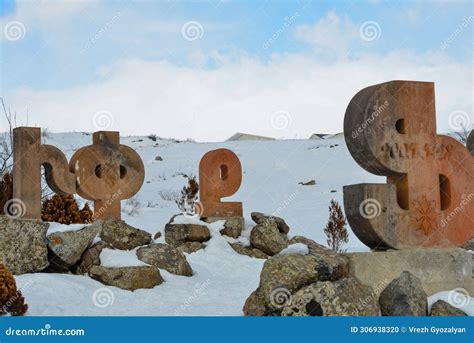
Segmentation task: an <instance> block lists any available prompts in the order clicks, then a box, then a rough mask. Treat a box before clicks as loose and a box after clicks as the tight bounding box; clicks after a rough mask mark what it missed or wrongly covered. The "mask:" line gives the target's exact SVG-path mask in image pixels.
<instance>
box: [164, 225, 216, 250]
mask: <svg viewBox="0 0 474 343" xmlns="http://www.w3.org/2000/svg"><path fill="white" fill-rule="evenodd" d="M209 239H211V233H210V232H209V229H208V228H207V226H205V225H198V224H166V226H165V241H166V243H168V244H170V245H173V246H175V247H178V246H180V245H181V244H183V243H186V242H200V243H202V242H206V241H208V240H209Z"/></svg>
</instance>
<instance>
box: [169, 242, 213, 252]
mask: <svg viewBox="0 0 474 343" xmlns="http://www.w3.org/2000/svg"><path fill="white" fill-rule="evenodd" d="M204 248H206V244H204V243H200V242H186V243H183V244H181V245H180V246H179V247H177V248H176V249H178V250H179V251H181V252H185V253H187V254H192V253H194V252H196V251H199V250H202V249H204Z"/></svg>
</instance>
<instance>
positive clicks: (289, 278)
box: [243, 254, 348, 315]
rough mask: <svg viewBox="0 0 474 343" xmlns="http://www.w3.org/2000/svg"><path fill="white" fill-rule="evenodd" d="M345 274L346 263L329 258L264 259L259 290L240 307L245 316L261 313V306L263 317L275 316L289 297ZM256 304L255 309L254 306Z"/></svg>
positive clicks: (309, 256)
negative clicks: (263, 310) (309, 286)
mask: <svg viewBox="0 0 474 343" xmlns="http://www.w3.org/2000/svg"><path fill="white" fill-rule="evenodd" d="M347 273H348V267H347V260H346V259H344V258H340V259H336V258H333V257H332V256H331V255H326V256H324V255H323V254H320V255H319V256H318V257H316V256H313V255H282V256H274V257H272V258H270V259H268V260H267V261H266V262H265V264H264V265H263V269H262V272H261V273H260V283H259V287H258V288H257V290H256V291H255V294H254V295H253V298H252V299H249V301H248V302H247V303H246V305H245V306H244V309H243V311H244V313H247V314H248V315H260V314H256V313H257V312H255V311H256V309H258V313H260V312H261V308H262V305H261V304H262V303H263V306H264V307H265V315H278V314H280V313H281V309H282V308H283V307H284V305H285V300H286V299H289V298H290V297H291V295H292V294H294V293H295V292H296V291H298V290H299V289H301V288H302V287H305V286H308V285H310V284H312V283H314V282H316V281H335V280H338V279H340V278H343V277H345V276H346V275H347ZM256 302H257V305H256V304H255V303H256Z"/></svg>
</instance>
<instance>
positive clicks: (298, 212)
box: [17, 133, 384, 315]
mask: <svg viewBox="0 0 474 343" xmlns="http://www.w3.org/2000/svg"><path fill="white" fill-rule="evenodd" d="M91 140H92V136H91V135H90V134H84V133H64V134H50V135H49V136H48V137H46V138H45V139H44V143H47V144H52V145H54V146H57V147H58V148H60V149H61V150H62V151H64V152H65V153H66V155H67V156H68V158H70V157H71V155H72V154H73V152H74V151H75V150H76V149H78V148H79V147H82V146H86V145H90V144H91ZM121 143H122V144H126V145H129V146H131V147H133V148H134V149H136V150H137V151H138V153H139V154H140V155H141V157H142V159H143V161H144V164H145V168H146V177H145V183H144V185H143V187H142V189H141V190H140V192H139V193H138V194H137V195H136V196H135V197H134V201H129V202H128V204H127V203H126V202H125V201H124V202H122V209H123V213H122V216H123V219H124V220H125V221H127V222H128V223H129V224H131V225H133V226H135V227H138V228H140V229H143V230H146V231H149V232H150V233H152V234H155V233H156V232H158V231H161V232H162V233H163V234H164V227H165V224H166V223H167V222H168V221H169V219H170V217H171V216H172V215H174V214H176V213H178V212H179V211H178V209H177V207H176V204H175V203H174V201H172V200H167V199H168V197H167V195H169V194H172V193H173V192H179V191H180V189H181V188H182V187H183V186H184V185H185V184H186V182H187V179H186V178H185V177H184V176H183V175H190V174H193V175H198V165H199V161H200V159H201V157H202V156H203V155H204V154H205V153H206V152H207V151H209V150H213V149H217V148H228V149H231V150H233V151H234V152H235V153H236V154H237V155H238V156H239V158H240V160H241V163H242V168H243V181H242V186H241V187H240V189H239V191H238V192H237V193H236V194H235V195H234V196H232V197H230V198H228V200H234V201H241V202H243V206H244V213H245V219H246V230H245V231H244V233H243V235H242V236H243V237H242V238H240V240H241V241H243V242H246V241H247V242H248V237H249V235H250V230H251V228H252V227H253V225H254V224H253V222H252V221H251V219H250V212H252V211H260V212H265V213H269V214H275V215H277V216H280V217H282V218H284V219H285V220H286V222H287V223H288V225H289V226H290V228H291V230H290V233H289V236H290V237H291V236H293V235H303V236H306V237H308V238H311V239H314V240H315V241H317V242H319V243H322V244H325V241H326V240H325V236H324V233H323V229H324V226H325V224H326V222H327V219H328V215H329V212H328V206H329V202H330V200H331V199H336V200H337V201H339V202H340V203H342V186H343V185H347V184H353V183H360V182H383V181H384V180H383V178H381V177H377V176H374V175H371V174H369V173H367V172H365V171H364V170H363V169H362V168H360V167H359V166H358V165H357V164H356V163H355V162H354V161H353V159H352V158H351V156H350V154H349V152H348V150H347V148H346V145H345V142H344V139H343V138H332V139H327V140H280V141H279V140H276V141H239V142H225V143H194V142H176V141H173V140H162V139H157V140H156V141H154V140H152V139H150V138H148V137H122V138H121ZM157 156H160V157H161V158H162V161H158V160H156V159H155V158H156V157H157ZM309 180H315V181H316V185H314V186H302V185H300V184H298V183H299V182H307V181H309ZM212 227H213V228H211V230H212V231H213V237H212V239H211V241H210V242H209V243H208V246H207V248H206V249H205V250H201V251H199V252H196V253H194V254H191V255H188V256H187V258H188V261H189V263H190V264H191V266H192V268H193V270H194V273H195V275H194V276H192V277H184V276H176V275H172V274H170V273H167V272H166V271H164V270H161V274H162V276H163V278H164V279H165V281H166V282H164V283H163V284H162V285H160V286H157V287H155V288H154V289H151V290H137V291H135V292H133V293H132V292H128V291H124V290H121V289H118V288H115V287H104V286H103V285H102V284H101V283H99V282H97V281H94V280H92V279H91V278H89V277H86V276H75V275H65V274H28V275H21V276H18V277H17V282H18V284H19V286H20V287H22V288H23V292H24V294H25V298H26V299H27V301H28V303H29V305H30V310H29V312H28V314H29V315H241V314H242V311H241V310H242V306H243V304H244V302H245V300H246V298H247V297H248V296H249V294H250V293H251V292H252V291H253V290H254V289H255V288H256V287H257V285H258V281H259V274H260V270H261V268H262V265H263V262H264V260H260V259H254V258H249V257H247V256H242V255H238V254H236V253H235V252H234V251H233V250H232V248H231V247H230V246H229V245H228V244H227V241H232V239H231V238H225V237H223V236H221V235H220V234H219V225H218V224H217V225H213V226H212ZM61 229H63V230H64V229H68V228H67V227H66V228H61ZM163 241H164V235H163V236H162V237H161V238H160V239H159V240H157V242H163ZM346 248H347V249H348V250H349V251H366V250H368V249H367V248H366V247H365V246H364V245H363V244H362V243H361V242H360V241H359V240H358V239H357V238H356V237H355V236H354V235H353V234H352V232H350V241H349V244H348V245H347V246H346ZM99 296H101V297H102V298H103V299H102V300H104V301H106V303H108V305H107V306H104V307H101V306H97V304H98V302H97V301H98V299H100V298H99ZM110 299H112V300H113V302H112V303H110V301H111V300H110ZM99 305H100V304H99Z"/></svg>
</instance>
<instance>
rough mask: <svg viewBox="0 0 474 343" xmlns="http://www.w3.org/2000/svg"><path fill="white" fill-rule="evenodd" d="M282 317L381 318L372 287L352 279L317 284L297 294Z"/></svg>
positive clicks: (286, 307) (289, 301)
mask: <svg viewBox="0 0 474 343" xmlns="http://www.w3.org/2000/svg"><path fill="white" fill-rule="evenodd" d="M281 314H282V316H378V315H379V314H380V308H379V304H378V301H377V297H376V296H375V295H374V293H373V292H372V290H371V289H370V287H367V286H364V285H362V284H361V283H360V282H359V281H357V280H356V279H354V278H351V277H348V278H344V279H341V280H338V281H335V282H329V281H326V282H316V283H313V284H311V285H309V286H307V287H303V288H302V289H300V290H299V291H297V292H296V293H295V294H294V295H293V296H291V299H289V300H288V302H287V304H286V306H285V307H284V308H283V310H282V313H281Z"/></svg>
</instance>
